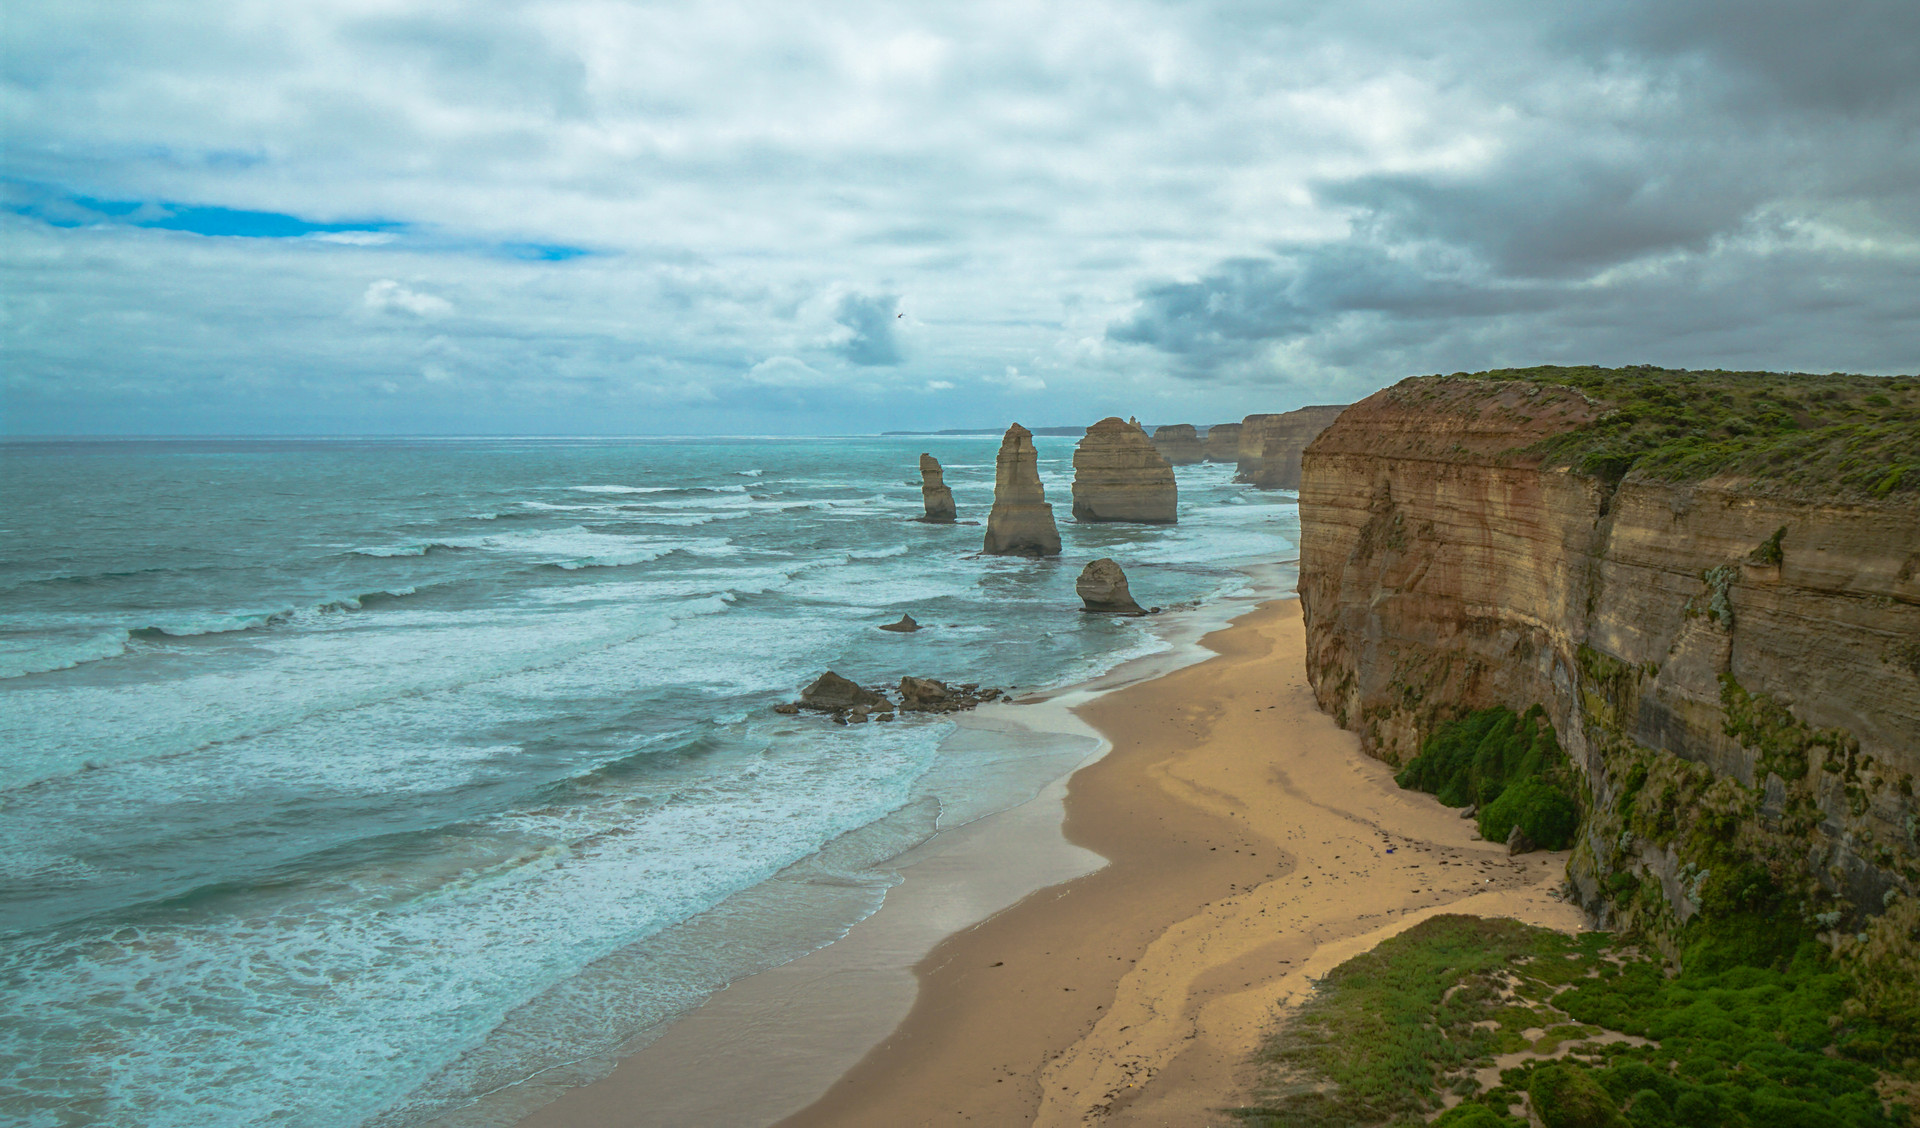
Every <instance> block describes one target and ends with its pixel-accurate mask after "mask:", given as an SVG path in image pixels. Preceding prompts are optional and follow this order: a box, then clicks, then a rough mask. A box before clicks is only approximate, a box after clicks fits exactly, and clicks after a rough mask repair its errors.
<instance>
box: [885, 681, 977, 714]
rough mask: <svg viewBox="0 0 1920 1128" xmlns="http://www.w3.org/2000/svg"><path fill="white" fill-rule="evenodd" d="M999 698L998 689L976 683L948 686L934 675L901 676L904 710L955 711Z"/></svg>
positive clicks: (911, 711)
mask: <svg viewBox="0 0 1920 1128" xmlns="http://www.w3.org/2000/svg"><path fill="white" fill-rule="evenodd" d="M999 697H1000V691H999V690H998V689H993V688H988V689H981V688H980V686H979V685H978V684H977V683H974V682H968V683H967V684H965V685H957V686H955V685H948V684H947V683H946V682H943V681H938V680H936V679H934V678H901V679H900V710H901V712H904V713H958V712H960V711H961V710H963V709H971V708H973V707H974V706H975V705H981V704H985V703H986V702H989V701H993V700H996V699H998V698H999Z"/></svg>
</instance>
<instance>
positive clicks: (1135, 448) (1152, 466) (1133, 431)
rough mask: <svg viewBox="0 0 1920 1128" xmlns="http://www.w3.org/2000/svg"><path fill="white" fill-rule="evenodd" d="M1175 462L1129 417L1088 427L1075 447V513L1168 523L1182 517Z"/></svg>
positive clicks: (1081, 518) (1105, 518) (1096, 518)
mask: <svg viewBox="0 0 1920 1128" xmlns="http://www.w3.org/2000/svg"><path fill="white" fill-rule="evenodd" d="M1179 497H1180V492H1179V487H1178V486H1176V485H1175V484H1174V480H1173V467H1172V466H1171V465H1170V464H1169V463H1168V462H1167V460H1166V459H1165V458H1162V457H1161V456H1160V452H1159V451H1157V450H1155V449H1153V440H1151V439H1149V438H1147V433H1146V431H1144V430H1142V429H1141V427H1140V424H1138V423H1136V422H1134V421H1133V420H1131V419H1120V418H1118V417H1116V416H1109V417H1107V418H1105V419H1102V420H1101V421H1100V422H1098V423H1095V424H1094V425H1093V426H1091V427H1088V428H1087V434H1086V437H1085V438H1082V439H1081V440H1080V445H1079V446H1078V447H1076V448H1075V449H1074V452H1073V519H1074V520H1076V521H1132V522H1138V523H1141V524H1151V525H1166V524H1171V523H1172V522H1174V521H1175V520H1177V519H1178V509H1179Z"/></svg>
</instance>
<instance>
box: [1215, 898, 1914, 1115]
mask: <svg viewBox="0 0 1920 1128" xmlns="http://www.w3.org/2000/svg"><path fill="white" fill-rule="evenodd" d="M1750 923H1751V922H1745V921H1737V920H1734V919H1732V918H1728V919H1727V920H1725V921H1722V922H1721V924H1720V925H1719V926H1718V927H1717V929H1716V928H1709V927H1705V926H1703V927H1701V928H1700V929H1699V930H1698V932H1699V934H1698V935H1696V936H1694V937H1693V938H1692V946H1691V949H1690V952H1692V953H1698V954H1702V955H1704V954H1705V953H1706V952H1707V951H1708V950H1709V949H1711V948H1713V947H1714V946H1715V945H1717V944H1718V945H1724V944H1725V943H1726V941H1727V937H1728V936H1729V935H1730V934H1732V933H1736V932H1738V931H1739V930H1740V929H1742V928H1744V927H1746V926H1747V925H1748V924H1750ZM1801 940H1802V942H1801V943H1800V944H1799V945H1798V946H1797V947H1796V948H1795V949H1794V950H1793V951H1792V952H1791V953H1790V954H1789V955H1787V956H1785V957H1784V958H1779V957H1778V953H1777V952H1770V953H1769V955H1770V956H1772V957H1775V958H1772V959H1770V960H1769V962H1767V963H1766V964H1765V965H1764V966H1754V965H1750V964H1740V963H1733V964H1727V963H1725V962H1724V961H1722V962H1720V963H1719V964H1716V962H1715V961H1714V960H1711V959H1705V958H1698V959H1696V958H1693V957H1692V956H1691V955H1690V958H1689V961H1688V965H1687V967H1686V969H1685V970H1684V971H1682V972H1680V973H1679V974H1678V975H1672V974H1670V973H1669V969H1668V968H1667V967H1666V966H1665V965H1664V964H1663V963H1662V962H1661V961H1659V960H1657V959H1653V958H1649V957H1648V956H1645V955H1643V954H1641V953H1639V952H1638V951H1637V950H1635V949H1632V948H1624V947H1621V948H1616V947H1614V946H1613V944H1614V937H1612V936H1610V935H1607V934H1604V933H1587V934H1585V935H1582V936H1577V937H1574V936H1566V935H1562V934H1560V933H1556V932H1552V931H1549V930H1547V929H1540V928H1533V927H1530V926H1528V925H1523V924H1520V923H1519V922H1517V921H1511V920H1488V919H1482V918H1479V917H1467V916H1438V917H1433V918H1430V919H1428V920H1426V921H1423V922H1422V923H1420V924H1419V925H1416V926H1415V927H1413V928H1411V929H1409V930H1407V931H1406V932H1404V933H1402V934H1401V935H1399V936H1396V937H1394V938H1393V939H1391V940H1388V941H1386V942H1385V943H1383V944H1381V945H1380V946H1379V947H1378V948H1376V949H1374V950H1373V951H1371V952H1368V953H1366V954H1365V955H1361V956H1357V957H1355V958H1354V959H1352V960H1349V961H1347V962H1346V963H1344V964H1342V965H1341V966H1340V967H1338V968H1336V969H1334V970H1333V971H1332V972H1331V973H1329V974H1328V975H1327V977H1326V978H1325V979H1323V980H1321V981H1320V983H1319V984H1318V990H1317V991H1316V992H1315V994H1314V997H1313V998H1312V999H1311V1000H1310V1001H1309V1002H1308V1003H1307V1004H1306V1005H1305V1006H1304V1007H1303V1008H1302V1009H1301V1011H1300V1013H1299V1015H1298V1016H1297V1017H1296V1018H1295V1020H1294V1021H1293V1022H1292V1023H1291V1024H1290V1025H1288V1026H1287V1027H1286V1028H1285V1029H1283V1030H1282V1031H1281V1032H1280V1033H1279V1034H1278V1035H1276V1036H1275V1038H1274V1039H1273V1040H1272V1042H1270V1043H1269V1045H1268V1046H1267V1048H1266V1050H1265V1052H1264V1054H1263V1057H1262V1068H1263V1070H1264V1084H1263V1086H1262V1089H1261V1090H1260V1093H1259V1097H1260V1103H1259V1104H1258V1105H1256V1106H1254V1107H1249V1108H1243V1109H1239V1110H1235V1114H1236V1115H1237V1116H1239V1117H1240V1118H1241V1119H1242V1120H1243V1121H1244V1122H1246V1123H1248V1124H1252V1125H1259V1126H1262V1128H1335V1126H1341V1128H1348V1126H1356V1125H1398V1126H1412V1125H1424V1124H1425V1123H1427V1117H1428V1116H1430V1115H1432V1114H1433V1113H1434V1111H1435V1110H1437V1109H1439V1108H1440V1107H1441V1106H1442V1103H1443V1100H1442V1094H1443V1093H1446V1092H1452V1093H1456V1094H1460V1095H1461V1096H1462V1097H1463V1101H1462V1103H1461V1104H1460V1105H1459V1106H1457V1107H1455V1108H1453V1109H1450V1110H1448V1111H1447V1112H1446V1113H1444V1114H1443V1115H1441V1116H1440V1117H1439V1118H1438V1119H1437V1120H1436V1121H1434V1123H1437V1124H1441V1125H1446V1126H1448V1128H1495V1126H1500V1128H1515V1126H1517V1125H1519V1124H1521V1123H1522V1122H1521V1121H1519V1120H1517V1119H1515V1118H1514V1114H1515V1113H1516V1112H1517V1111H1518V1107H1519V1106H1520V1103H1521V1094H1523V1093H1526V1094H1531V1098H1532V1103H1533V1108H1534V1111H1535V1113H1536V1114H1537V1115H1538V1116H1539V1117H1540V1118H1541V1120H1542V1122H1543V1123H1545V1124H1546V1125H1547V1126H1548V1128H1573V1126H1575V1125H1596V1126H1613V1125H1633V1126H1635V1128H1669V1126H1687V1128H1799V1126H1808V1128H1812V1126H1815V1125H1818V1126H1822V1128H1828V1126H1831V1128H1880V1126H1886V1125H1908V1124H1911V1123H1912V1120H1911V1118H1910V1116H1911V1114H1910V1110H1909V1109H1907V1108H1905V1107H1902V1106H1897V1105H1896V1106H1893V1107H1892V1108H1891V1109H1890V1110H1889V1109H1888V1108H1886V1107H1883V1103H1882V1100H1881V1098H1880V1096H1879V1095H1878V1093H1877V1091H1876V1084H1877V1083H1878V1082H1879V1081H1880V1077H1881V1075H1880V1071H1879V1069H1878V1068H1876V1064H1884V1063H1877V1062H1875V1061H1871V1060H1861V1059H1862V1056H1863V1053H1865V1054H1872V1053H1877V1052H1878V1049H1877V1047H1878V1046H1879V1044H1880V1043H1879V1039H1882V1038H1884V1037H1886V1032H1885V1031H1882V1030H1877V1029H1875V1028H1873V1027H1872V1026H1871V1024H1862V1023H1861V1022H1859V1021H1858V1020H1857V1018H1856V1017H1852V1016H1854V1015H1857V1013H1858V1008H1856V1007H1852V1006H1851V1005H1850V999H1851V997H1852V996H1853V994H1854V993H1855V992H1854V987H1853V981H1852V979H1851V978H1850V977H1849V974H1848V972H1847V971H1845V970H1843V969H1841V968H1840V967H1838V966H1837V965H1836V964H1835V962H1834V961H1833V960H1832V959H1831V958H1829V957H1828V956H1827V954H1826V952H1825V950H1824V949H1823V948H1821V946H1820V945H1819V944H1817V943H1815V942H1813V941H1812V940H1811V938H1810V935H1809V934H1807V933H1806V932H1804V931H1803V932H1802V933H1801ZM1736 946H1737V945H1736ZM1535 1028H1545V1029H1546V1030H1547V1031H1548V1035H1547V1037H1545V1038H1542V1039H1540V1040H1539V1042H1538V1043H1537V1044H1536V1050H1537V1051H1545V1050H1546V1049H1548V1047H1546V1045H1545V1044H1546V1043H1548V1042H1552V1043H1554V1044H1553V1046H1552V1047H1551V1050H1552V1051H1555V1052H1558V1053H1560V1055H1561V1056H1559V1057H1558V1058H1557V1059H1545V1058H1538V1057H1530V1058H1527V1059H1526V1060H1522V1061H1520V1062H1519V1063H1518V1064H1515V1065H1511V1066H1509V1067H1507V1068H1504V1069H1502V1071H1501V1072H1500V1074H1499V1083H1498V1084H1496V1085H1491V1086H1483V1085H1481V1084H1480V1083H1479V1081H1478V1080H1476V1078H1475V1077H1474V1073H1475V1071H1477V1070H1490V1068H1491V1067H1493V1066H1495V1065H1501V1064H1505V1063H1502V1062H1499V1061H1497V1060H1496V1055H1498V1054H1501V1053H1510V1052H1512V1050H1513V1049H1515V1048H1519V1047H1524V1046H1525V1042H1524V1039H1523V1037H1522V1033H1521V1032H1522V1031H1523V1030H1527V1029H1535ZM1601 1031H1606V1032H1613V1033H1612V1035H1611V1037H1610V1039H1609V1038H1602V1037H1597V1036H1596V1033H1597V1032H1601ZM1619 1035H1632V1036H1634V1038H1633V1040H1631V1041H1628V1040H1621V1039H1620V1038H1619ZM1640 1039H1646V1040H1647V1041H1646V1042H1645V1043H1644V1044H1639V1040H1640Z"/></svg>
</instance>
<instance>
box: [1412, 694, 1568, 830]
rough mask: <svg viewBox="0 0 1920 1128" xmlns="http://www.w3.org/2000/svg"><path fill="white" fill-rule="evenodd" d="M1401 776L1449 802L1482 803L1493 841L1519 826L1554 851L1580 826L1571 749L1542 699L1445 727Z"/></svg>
mask: <svg viewBox="0 0 1920 1128" xmlns="http://www.w3.org/2000/svg"><path fill="white" fill-rule="evenodd" d="M1394 781H1395V782H1396V783H1398V784H1399V785H1400V786H1402V787H1406V788H1410V789H1412V790H1415V791H1428V792H1432V793H1433V795H1434V797H1435V798H1437V799H1439V800H1440V801H1441V802H1442V803H1445V804H1446V805H1447V806H1449V807H1464V806H1467V805H1468V804H1473V805H1476V806H1478V807H1479V808H1480V822H1479V827H1480V834H1481V835H1482V836H1483V837H1485V838H1486V839H1488V840H1489V841H1494V842H1504V841H1506V838H1507V834H1508V833H1509V832H1510V831H1511V830H1512V829H1513V828H1514V826H1515V825H1518V826H1519V827H1520V829H1521V830H1522V831H1525V832H1526V834H1527V836H1528V837H1529V838H1532V839H1533V840H1534V841H1535V842H1538V843H1539V844H1540V845H1542V846H1545V847H1546V848H1547V849H1549V850H1564V849H1566V848H1567V847H1568V846H1570V845H1572V844H1573V839H1574V834H1575V832H1576V831H1577V830H1578V829H1579V824H1580V806H1579V803H1578V802H1577V801H1575V799H1574V797H1573V788H1572V780H1571V778H1570V767H1569V765H1568V763H1567V757H1566V753H1564V752H1562V751H1561V750H1560V741H1559V739H1558V737H1557V736H1556V734H1555V733H1554V731H1553V725H1552V724H1550V723H1549V722H1548V721H1547V719H1546V710H1544V709H1542V708H1541V707H1540V706H1538V705H1535V706H1533V707H1532V708H1530V709H1528V710H1527V711H1526V713H1524V714H1520V715H1516V714H1515V713H1514V711H1513V710H1511V709H1509V708H1507V707H1506V706H1504V705H1496V706H1494V707H1493V708H1491V709H1481V710H1479V711H1477V712H1473V713H1469V714H1467V715H1466V716H1464V717H1461V718H1460V719H1458V720H1456V721H1452V722H1449V723H1447V724H1444V725H1442V726H1440V727H1439V728H1438V729H1437V730H1435V731H1434V734H1433V735H1432V736H1430V737H1428V738H1427V741H1426V743H1424V744H1422V745H1421V747H1420V754H1419V755H1418V756H1415V757H1414V758H1413V759H1412V760H1410V761H1408V763H1407V766H1406V767H1404V768H1402V769H1401V770H1400V772H1399V774H1397V775H1395V776H1394Z"/></svg>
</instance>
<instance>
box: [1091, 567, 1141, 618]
mask: <svg viewBox="0 0 1920 1128" xmlns="http://www.w3.org/2000/svg"><path fill="white" fill-rule="evenodd" d="M1074 590H1076V591H1077V592H1079V593H1080V602H1081V604H1083V608H1082V609H1083V610H1087V611H1104V612H1107V613H1108V614H1119V615H1144V614H1146V611H1145V610H1143V609H1142V608H1141V606H1140V605H1139V604H1138V603H1135V602H1134V601H1133V593H1132V592H1130V591H1128V590H1127V574H1126V573H1125V572H1123V571H1121V570H1120V565H1118V564H1116V563H1114V562H1113V560H1112V559H1111V558H1109V557H1105V556H1103V557H1101V558H1100V559H1098V560H1095V561H1094V562H1093V563H1091V564H1088V565H1087V566H1086V567H1085V568H1083V569H1081V571H1080V579H1079V581H1078V582H1077V583H1075V584H1074Z"/></svg>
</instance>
